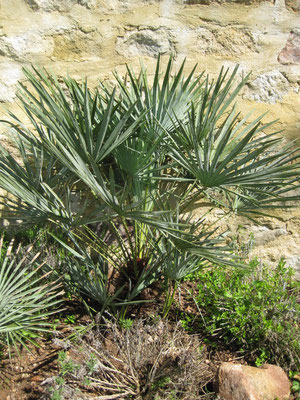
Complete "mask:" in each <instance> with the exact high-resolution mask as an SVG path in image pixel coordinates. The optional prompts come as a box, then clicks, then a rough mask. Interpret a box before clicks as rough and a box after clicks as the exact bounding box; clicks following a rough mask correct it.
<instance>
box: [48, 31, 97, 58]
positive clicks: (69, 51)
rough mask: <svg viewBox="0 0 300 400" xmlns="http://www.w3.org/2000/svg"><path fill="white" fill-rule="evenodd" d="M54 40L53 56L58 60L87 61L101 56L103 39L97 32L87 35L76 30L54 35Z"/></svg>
mask: <svg viewBox="0 0 300 400" xmlns="http://www.w3.org/2000/svg"><path fill="white" fill-rule="evenodd" d="M53 40H54V50H53V56H54V57H55V59H57V60H81V59H85V60H87V59H91V58H99V57H100V55H101V49H102V44H103V38H102V36H101V34H100V33H99V32H97V31H95V32H88V33H85V32H82V31H80V30H74V31H71V32H68V33H64V34H62V35H53Z"/></svg>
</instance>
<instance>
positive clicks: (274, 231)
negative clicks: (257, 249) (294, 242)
mask: <svg viewBox="0 0 300 400" xmlns="http://www.w3.org/2000/svg"><path fill="white" fill-rule="evenodd" d="M248 232H249V230H248ZM250 232H252V234H253V236H254V243H255V246H263V245H265V244H267V243H269V242H271V241H273V240H275V239H276V238H277V237H279V236H286V235H288V232H287V230H286V229H285V227H276V228H268V227H266V226H252V227H250Z"/></svg>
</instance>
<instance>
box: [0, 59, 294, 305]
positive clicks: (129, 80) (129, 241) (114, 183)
mask: <svg viewBox="0 0 300 400" xmlns="http://www.w3.org/2000/svg"><path fill="white" fill-rule="evenodd" d="M160 69H161V68H160V58H158V61H157V66H156V70H155V74H154V79H153V83H152V84H149V79H148V75H147V71H146V69H145V68H144V67H141V70H140V73H139V74H138V75H137V76H136V75H135V74H134V73H133V72H132V70H131V69H130V68H129V67H128V70H127V76H126V77H125V78H124V79H122V78H121V77H120V76H118V75H115V77H116V88H115V89H109V88H108V87H106V86H105V85H104V84H100V85H99V87H98V89H96V90H94V91H92V90H90V89H89V88H88V85H87V82H86V81H85V82H83V83H81V84H79V83H77V82H76V81H74V80H73V79H71V78H69V77H68V78H64V79H63V81H62V82H59V81H58V79H57V78H56V77H55V76H54V75H52V74H49V73H48V72H47V71H45V70H40V69H36V68H33V72H32V71H31V70H28V69H24V73H25V75H26V77H27V79H28V82H29V84H30V88H27V87H26V86H25V85H24V84H20V91H19V93H18V98H19V100H20V102H21V105H22V107H23V109H24V111H25V113H26V114H27V117H28V118H29V120H30V122H31V128H28V127H27V126H25V125H24V124H23V123H22V121H21V120H19V119H18V118H17V117H16V116H15V115H13V114H10V117H11V119H10V121H9V122H8V123H9V124H10V127H11V129H10V136H11V137H12V138H14V141H15V145H16V148H17V150H18V152H19V158H14V157H13V156H12V155H11V154H10V153H9V152H8V151H7V150H6V149H5V148H4V147H2V146H1V148H0V152H1V156H0V187H2V188H3V189H4V190H6V191H7V192H9V193H10V194H12V195H13V196H12V197H9V198H8V199H7V200H6V201H5V202H4V203H5V204H4V206H5V208H6V210H8V211H7V212H6V214H5V216H6V217H8V218H10V219H15V220H18V221H21V222H22V225H28V224H32V223H39V224H41V223H44V224H51V225H52V226H53V225H55V226H56V227H58V228H60V229H63V230H64V231H65V232H66V234H67V235H68V237H69V239H71V241H72V243H73V245H71V244H70V243H69V244H66V243H61V244H63V245H65V247H67V248H68V249H69V250H70V249H73V252H74V254H75V253H76V257H77V258H78V259H79V260H89V261H88V262H87V261H85V264H86V265H90V266H91V262H93V257H92V258H91V255H89V254H87V252H86V251H85V248H90V249H94V250H96V251H97V253H98V254H99V256H100V261H99V263H98V264H97V268H96V269H97V271H98V272H95V271H96V270H95V268H94V267H93V268H94V272H92V273H91V274H90V272H91V269H90V268H89V271H87V270H86V269H85V270H84V274H85V276H86V277H87V279H88V281H87V282H90V279H92V278H91V277H93V276H98V278H99V277H100V275H101V279H100V278H99V279H100V281H101V282H102V283H101V284H100V283H99V285H98V289H99V290H100V291H102V294H103V296H100V295H99V296H98V301H99V302H100V303H101V305H102V307H103V306H104V307H106V306H107V304H113V303H114V304H123V303H124V302H126V301H127V302H132V301H133V300H134V299H136V298H137V297H138V296H139V295H140V293H141V292H142V290H143V289H144V288H145V287H147V286H149V285H151V284H152V283H153V281H154V280H158V279H160V278H161V277H165V279H169V280H171V281H172V282H174V281H179V280H180V279H181V278H182V276H183V275H184V274H185V273H188V272H190V271H191V269H194V268H200V267H202V266H203V263H205V262H206V261H209V262H216V263H218V262H221V263H222V264H224V263H225V264H226V263H232V254H231V253H230V249H229V247H227V246H225V245H224V243H223V242H222V235H220V234H217V232H216V231H215V230H213V231H209V230H207V228H205V224H204V223H203V221H202V220H201V221H200V222H196V221H195V220H194V219H193V218H190V217H187V212H188V210H189V209H190V206H191V205H192V204H194V203H196V202H198V201H199V200H203V199H206V201H208V202H209V203H210V204H211V206H212V207H216V206H217V207H221V208H223V209H226V210H227V211H228V212H235V213H241V214H243V215H248V216H250V217H252V218H253V216H255V215H259V213H265V212H267V211H268V210H269V209H271V208H276V207H282V206H286V207H287V206H290V204H291V201H294V200H296V199H298V198H297V197H296V196H293V195H289V193H291V191H292V190H294V189H295V188H297V187H298V186H299V185H298V174H299V165H300V164H299V162H298V161H297V159H298V157H299V152H298V149H296V148H295V147H294V144H289V145H286V146H283V145H282V141H281V139H279V138H278V137H277V132H274V133H271V134H266V133H265V131H266V130H267V128H269V127H270V125H271V124H263V123H262V122H261V119H262V117H259V118H257V119H256V120H254V121H252V122H249V116H246V117H244V118H242V117H240V115H239V114H238V113H237V112H236V108H235V105H234V101H235V100H236V98H237V95H238V93H239V92H240V90H241V89H242V87H243V85H244V84H245V83H246V81H247V79H248V77H246V78H245V79H243V80H242V81H241V82H240V83H239V84H238V85H236V86H235V85H234V82H235V77H236V72H237V68H235V69H234V71H233V72H232V73H231V74H230V75H229V71H224V70H221V72H220V74H219V77H218V78H217V80H216V81H215V82H214V81H212V82H211V81H210V80H209V78H208V77H206V78H205V77H204V76H203V74H201V75H200V76H198V77H194V73H195V68H194V69H193V71H192V72H191V73H190V74H189V75H188V76H187V77H186V78H185V77H184V75H183V72H184V63H183V64H182V65H181V66H180V68H179V70H178V72H177V73H175V74H174V75H172V58H170V60H169V62H168V65H167V68H166V71H165V73H164V74H161V72H160ZM19 159H21V162H20V161H19ZM87 257H88V258H87ZM81 262H82V261H81ZM80 268H81V269H78V268H77V267H76V268H75V267H74V266H73V267H70V268H69V270H70V271H73V273H74V274H75V275H76V276H81V275H80V274H82V273H83V270H82V268H83V269H84V266H83V265H82V266H81V267H80ZM93 268H92V269H93ZM99 268H100V269H99ZM111 269H113V270H115V271H117V272H118V274H119V277H122V279H121V283H120V285H121V286H119V287H116V286H115V285H113V286H114V289H115V294H116V295H114V294H113V295H112V296H108V294H109V291H107V290H108V289H107V284H108V283H109V281H110V280H111V279H112V278H111V276H112V275H111V271H110V270H111ZM74 271H75V272H74ZM99 271H101V273H100V275H99ZM86 274H88V275H86ZM75 275H74V276H75ZM74 279H75V278H74ZM76 279H77V278H76ZM79 281H80V279H79ZM79 281H78V279H77V283H78V282H79ZM100 281H99V282H100ZM124 285H125V286H124ZM87 287H89V288H90V289H89V290H90V292H91V293H92V292H93V293H94V291H95V290H94V289H95V288H93V287H92V285H90V283H87ZM120 288H123V289H124V290H120ZM98 289H97V290H98ZM80 290H81V291H82V290H83V288H81V289H80ZM83 291H84V290H83ZM124 293H126V295H125V294H124ZM108 300H109V301H108Z"/></svg>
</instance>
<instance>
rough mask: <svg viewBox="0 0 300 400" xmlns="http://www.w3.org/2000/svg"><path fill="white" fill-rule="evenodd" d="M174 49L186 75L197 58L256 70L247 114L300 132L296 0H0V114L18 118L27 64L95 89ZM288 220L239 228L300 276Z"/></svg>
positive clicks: (299, 255)
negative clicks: (127, 68)
mask: <svg viewBox="0 0 300 400" xmlns="http://www.w3.org/2000/svg"><path fill="white" fill-rule="evenodd" d="M171 52H172V53H174V54H175V66H176V65H179V63H181V61H182V60H183V59H184V58H185V57H186V58H187V72H188V70H189V69H190V68H191V67H192V66H193V65H194V64H195V63H196V62H197V63H198V65H199V67H198V70H199V72H200V71H202V70H206V71H207V73H210V74H211V76H215V75H216V74H217V73H218V72H219V70H220V68H221V66H222V65H224V66H225V67H233V66H234V65H235V64H236V63H239V64H240V74H241V75H242V74H246V73H248V72H249V71H252V78H251V81H250V83H249V84H248V86H247V87H246V88H245V90H244V92H243V95H242V96H241V98H240V99H239V107H240V109H241V110H242V112H243V114H245V113H246V112H248V111H249V110H250V109H254V110H255V112H254V114H253V117H255V116H256V115H258V114H261V113H263V112H265V111H269V114H268V115H267V116H266V118H265V121H268V120H273V119H277V118H280V121H279V122H278V123H277V126H276V128H277V129H283V130H284V135H286V138H287V139H291V138H292V139H294V138H298V136H299V135H300V95H299V86H300V1H299V0H274V1H265V2H262V1H259V0H233V1H231V0H220V1H218V0H217V1H215V0H186V1H184V0H0V102H1V103H2V105H0V117H1V116H2V115H3V114H4V112H5V109H7V108H8V109H11V110H13V111H14V112H17V113H18V112H19V111H18V108H17V105H16V103H15V90H16V83H17V81H18V80H20V79H21V80H22V79H23V75H22V67H23V66H24V65H30V64H38V65H41V66H46V67H47V68H48V69H51V70H52V71H54V72H55V73H56V74H58V75H65V74H66V73H69V74H70V75H71V76H73V77H74V78H77V79H81V78H82V77H85V76H87V77H88V78H89V82H90V85H91V86H92V85H95V84H96V83H97V80H98V79H99V78H100V77H101V78H102V79H107V80H110V79H112V75H111V74H112V71H113V70H114V69H116V70H117V71H118V72H119V73H121V74H122V72H123V71H125V64H126V63H129V64H130V65H131V66H132V67H133V68H137V67H138V65H139V59H140V58H141V57H142V58H143V62H144V64H145V65H147V66H148V70H149V71H150V72H151V71H153V68H154V65H155V61H156V60H155V59H156V57H157V55H158V53H162V54H165V55H166V58H167V55H168V54H169V53H171ZM2 129H3V128H2ZM0 133H1V129H0ZM281 217H282V219H281V220H271V219H265V220H264V221H263V225H261V226H255V225H253V224H248V225H245V223H244V221H239V220H237V221H236V226H238V225H239V224H241V225H243V226H244V228H243V229H241V230H240V233H239V234H240V235H241V236H243V237H245V238H247V236H248V235H249V234H250V232H252V233H253V235H254V238H255V243H256V248H255V250H254V253H256V254H258V255H259V256H263V257H264V259H266V260H267V259H269V260H271V261H274V262H276V261H278V259H279V257H280V256H286V257H287V258H288V261H289V263H291V264H292V265H294V266H296V267H297V268H299V270H300V251H299V245H300V237H299V227H300V211H299V209H297V210H295V211H294V212H293V213H286V212H285V213H283V212H282V213H281ZM225 225H226V222H225ZM228 225H229V223H228ZM230 226H231V227H232V222H230Z"/></svg>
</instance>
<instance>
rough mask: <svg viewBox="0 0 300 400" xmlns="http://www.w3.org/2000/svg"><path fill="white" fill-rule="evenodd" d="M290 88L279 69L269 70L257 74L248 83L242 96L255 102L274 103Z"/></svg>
mask: <svg viewBox="0 0 300 400" xmlns="http://www.w3.org/2000/svg"><path fill="white" fill-rule="evenodd" d="M289 90H290V84H289V82H288V80H287V79H286V78H285V77H284V75H283V74H282V73H281V72H280V71H276V70H275V71H270V72H267V73H265V74H261V75H259V76H258V77H257V78H256V79H255V80H254V81H252V82H250V83H249V84H248V92H246V93H245V95H244V98H246V99H249V100H255V101H257V102H263V103H269V104H275V103H276V102H277V101H281V100H282V98H283V96H284V95H286V94H287V93H288V92H289Z"/></svg>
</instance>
